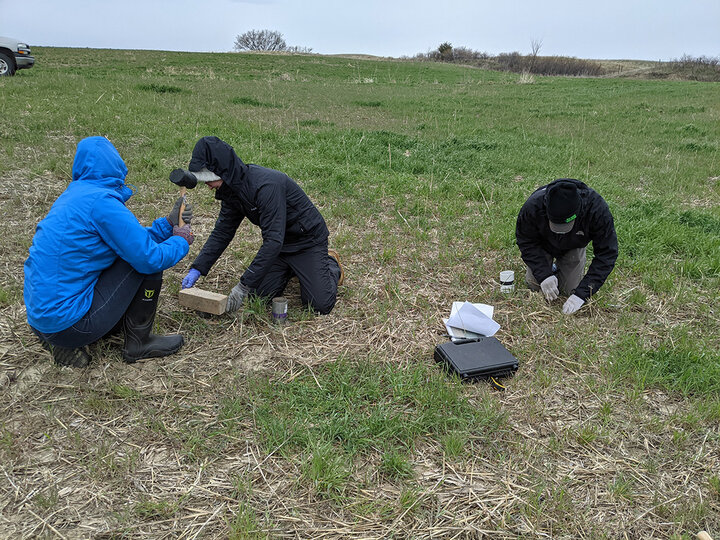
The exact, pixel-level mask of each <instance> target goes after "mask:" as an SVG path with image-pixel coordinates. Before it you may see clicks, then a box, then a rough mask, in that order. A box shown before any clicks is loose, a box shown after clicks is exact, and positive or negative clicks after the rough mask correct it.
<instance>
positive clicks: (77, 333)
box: [33, 258, 162, 349]
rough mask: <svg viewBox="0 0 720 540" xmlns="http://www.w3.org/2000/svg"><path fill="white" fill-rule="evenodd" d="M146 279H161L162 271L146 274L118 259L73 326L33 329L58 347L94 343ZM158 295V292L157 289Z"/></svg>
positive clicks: (104, 274)
mask: <svg viewBox="0 0 720 540" xmlns="http://www.w3.org/2000/svg"><path fill="white" fill-rule="evenodd" d="M146 279H162V272H158V273H157V274H152V275H146V274H141V273H139V272H138V271H137V270H135V269H134V268H133V267H132V266H130V264H128V263H127V262H125V261H124V260H123V259H120V258H118V259H117V260H116V261H115V262H114V263H113V264H112V265H111V266H110V267H109V268H107V269H105V270H104V271H103V272H102V273H101V274H100V277H99V278H98V281H97V283H96V284H95V289H94V291H93V299H92V303H91V304H90V309H89V310H88V312H87V313H86V314H85V315H83V317H82V319H80V320H79V321H78V322H76V323H75V324H73V325H72V326H71V327H70V328H66V329H65V330H61V331H60V332H54V333H52V334H44V333H43V332H38V331H37V330H35V329H33V330H34V331H35V333H36V334H37V335H38V336H39V337H40V338H41V339H44V340H45V341H47V342H49V343H50V344H52V345H55V346H57V347H65V348H68V349H74V348H77V347H83V346H84V345H88V344H90V343H93V342H95V341H97V340H98V339H100V338H101V337H103V336H104V335H105V334H107V333H108V332H110V330H112V329H113V327H114V326H115V325H116V324H118V323H119V322H120V321H121V319H122V317H123V315H124V314H125V312H126V311H127V309H128V306H129V305H130V302H132V299H133V297H134V296H135V293H137V291H138V289H139V288H140V285H141V284H142V282H143V281H145V280H146ZM155 294H159V291H156V292H155Z"/></svg>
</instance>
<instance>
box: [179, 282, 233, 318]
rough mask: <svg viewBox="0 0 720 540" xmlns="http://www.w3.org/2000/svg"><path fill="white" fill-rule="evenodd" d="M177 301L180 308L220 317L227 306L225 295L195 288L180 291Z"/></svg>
mask: <svg viewBox="0 0 720 540" xmlns="http://www.w3.org/2000/svg"><path fill="white" fill-rule="evenodd" d="M178 299H179V301H180V305H181V306H185V307H187V308H190V309H196V310H198V311H204V312H205V313H212V314H213V315H222V314H223V313H225V306H227V295H226V294H219V293H214V292H210V291H203V290H202V289H196V288H195V287H191V288H189V289H182V290H181V291H180V294H179V296H178Z"/></svg>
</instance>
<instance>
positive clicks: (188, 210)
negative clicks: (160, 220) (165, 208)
mask: <svg viewBox="0 0 720 540" xmlns="http://www.w3.org/2000/svg"><path fill="white" fill-rule="evenodd" d="M183 202H185V197H184V196H183V197H178V200H177V201H175V206H173V209H172V210H171V211H170V214H168V217H167V220H168V221H169V222H170V225H172V226H173V227H177V226H178V225H179V224H180V218H179V215H180V207H181V206H182V204H183ZM182 219H183V221H184V222H185V223H186V224H188V223H190V222H191V221H192V204H188V205H186V206H185V209H184V210H183V213H182Z"/></svg>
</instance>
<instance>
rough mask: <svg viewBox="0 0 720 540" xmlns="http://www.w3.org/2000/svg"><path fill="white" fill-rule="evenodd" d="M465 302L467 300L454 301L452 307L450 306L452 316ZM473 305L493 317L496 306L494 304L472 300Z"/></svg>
mask: <svg viewBox="0 0 720 540" xmlns="http://www.w3.org/2000/svg"><path fill="white" fill-rule="evenodd" d="M463 304H467V302H453V303H452V308H450V316H453V315H455V314H456V313H457V312H458V309H460V307H461V306H462V305H463ZM472 305H473V306H475V307H476V308H477V309H479V310H480V311H482V312H483V313H484V314H485V315H487V316H488V317H490V318H491V319H492V318H493V313H494V312H495V308H494V307H493V306H489V305H488V304H481V303H479V302H472Z"/></svg>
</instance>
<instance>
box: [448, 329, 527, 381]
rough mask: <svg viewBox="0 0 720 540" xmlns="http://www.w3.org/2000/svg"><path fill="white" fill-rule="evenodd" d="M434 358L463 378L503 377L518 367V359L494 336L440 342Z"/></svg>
mask: <svg viewBox="0 0 720 540" xmlns="http://www.w3.org/2000/svg"><path fill="white" fill-rule="evenodd" d="M435 360H436V361H438V362H440V363H442V364H444V365H445V367H446V369H448V370H449V371H450V372H452V373H457V375H459V376H460V378H462V379H466V380H475V379H487V378H490V377H505V376H508V375H512V374H513V373H515V371H517V368H518V361H517V358H515V357H514V356H513V355H512V354H511V353H510V351H508V350H507V349H506V348H505V347H504V346H503V344H502V343H500V342H499V341H498V340H497V339H495V338H494V337H480V338H475V339H464V340H460V341H449V342H447V343H442V344H441V345H438V346H437V347H435Z"/></svg>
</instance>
